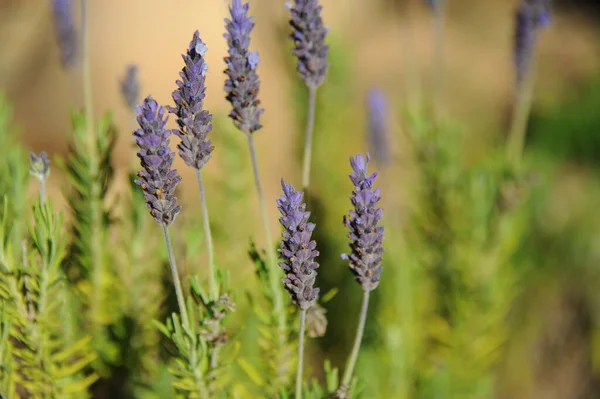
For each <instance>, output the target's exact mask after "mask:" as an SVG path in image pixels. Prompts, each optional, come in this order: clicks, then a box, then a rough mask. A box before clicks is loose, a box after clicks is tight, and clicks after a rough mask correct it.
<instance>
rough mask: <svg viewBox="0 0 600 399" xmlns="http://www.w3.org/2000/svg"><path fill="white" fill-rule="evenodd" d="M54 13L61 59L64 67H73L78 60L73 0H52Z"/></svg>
mask: <svg viewBox="0 0 600 399" xmlns="http://www.w3.org/2000/svg"><path fill="white" fill-rule="evenodd" d="M52 13H53V14H54V30H55V32H56V39H57V41H58V48H59V51H60V61H61V63H62V64H63V67H65V68H71V67H72V66H74V65H75V62H76V61H77V32H76V30H75V23H74V20H73V7H72V4H71V0H52Z"/></svg>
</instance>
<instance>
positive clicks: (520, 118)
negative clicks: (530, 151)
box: [506, 56, 535, 168]
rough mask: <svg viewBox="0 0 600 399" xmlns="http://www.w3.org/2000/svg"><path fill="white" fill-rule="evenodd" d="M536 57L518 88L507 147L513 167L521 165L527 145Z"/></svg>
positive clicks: (509, 160)
mask: <svg viewBox="0 0 600 399" xmlns="http://www.w3.org/2000/svg"><path fill="white" fill-rule="evenodd" d="M534 64H535V57H534V56H532V60H531V63H530V66H529V68H528V71H527V72H526V74H525V77H524V80H523V82H522V83H521V84H520V85H519V87H518V88H517V94H516V96H515V97H516V98H515V102H516V103H515V108H514V110H513V115H512V121H511V127H510V132H509V135H508V144H507V147H506V151H507V158H508V162H509V163H510V164H511V165H513V167H515V168H518V167H519V166H520V162H521V158H522V157H523V150H524V147H525V134H526V132H527V121H528V119H529V114H530V112H531V106H532V104H533V88H534V82H535V65H534Z"/></svg>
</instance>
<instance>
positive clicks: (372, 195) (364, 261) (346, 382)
mask: <svg viewBox="0 0 600 399" xmlns="http://www.w3.org/2000/svg"><path fill="white" fill-rule="evenodd" d="M369 160H370V157H369V154H367V156H366V159H365V157H363V155H361V154H359V155H357V156H356V157H355V158H354V157H351V158H350V165H351V166H352V170H353V172H352V174H351V175H350V180H351V181H352V183H353V184H354V191H352V197H350V201H351V202H352V205H354V209H353V210H351V211H350V213H349V215H348V216H345V217H344V224H345V225H346V226H347V227H348V228H349V229H350V233H349V234H348V238H350V240H352V242H351V243H350V249H351V250H352V251H351V252H350V254H344V255H342V258H343V259H346V260H348V262H349V263H350V270H351V271H352V273H353V274H354V278H355V280H356V282H357V283H358V284H360V286H361V287H362V289H363V300H362V306H361V310H360V317H359V322H358V327H357V330H356V338H355V340H354V345H353V347H352V352H351V353H350V356H349V358H348V362H347V364H346V369H345V370H344V376H343V378H342V382H341V385H340V387H339V389H338V391H337V392H336V394H337V396H338V397H342V398H344V397H347V395H348V390H349V388H350V382H351V380H352V374H353V373H354V366H355V365H356V360H357V358H358V352H359V350H360V345H361V342H362V336H363V332H364V328H365V322H366V319H367V311H368V308H369V296H370V293H371V291H372V290H374V289H375V288H377V286H378V285H379V278H380V274H381V270H382V265H381V264H382V255H383V226H380V225H379V222H380V221H381V217H382V214H383V210H382V209H381V208H378V207H377V204H378V202H379V201H380V199H381V197H380V196H379V193H380V191H379V189H373V183H374V182H375V178H376V177H377V173H373V174H372V175H369V174H368V166H369Z"/></svg>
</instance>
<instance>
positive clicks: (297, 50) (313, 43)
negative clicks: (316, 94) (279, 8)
mask: <svg viewBox="0 0 600 399" xmlns="http://www.w3.org/2000/svg"><path fill="white" fill-rule="evenodd" d="M286 5H287V7H288V9H289V10H290V12H291V14H292V18H291V20H290V25H291V26H292V28H293V32H292V34H291V35H290V38H291V39H292V40H293V41H294V50H293V53H294V54H295V55H296V56H297V57H298V72H299V73H300V76H302V79H304V81H305V82H306V84H307V85H308V86H309V87H318V86H320V85H321V83H323V80H325V74H326V73H327V67H328V66H329V64H328V63H327V53H328V52H329V46H327V45H326V44H325V36H326V35H327V30H328V29H327V28H326V27H324V26H323V20H322V19H321V9H322V8H323V7H322V6H321V5H319V2H318V0H294V4H293V5H292V4H291V3H287V4H286Z"/></svg>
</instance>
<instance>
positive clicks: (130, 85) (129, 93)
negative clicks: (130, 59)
mask: <svg viewBox="0 0 600 399" xmlns="http://www.w3.org/2000/svg"><path fill="white" fill-rule="evenodd" d="M137 73H138V67H137V65H129V66H128V67H127V70H126V71H125V77H124V78H123V80H121V94H122V95H123V98H124V99H125V102H126V103H127V106H128V107H129V108H130V109H135V106H136V105H137V103H138V98H139V96H140V82H139V81H138V77H137Z"/></svg>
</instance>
